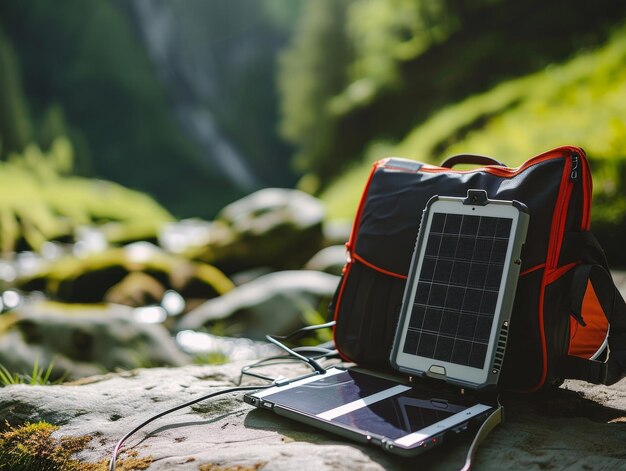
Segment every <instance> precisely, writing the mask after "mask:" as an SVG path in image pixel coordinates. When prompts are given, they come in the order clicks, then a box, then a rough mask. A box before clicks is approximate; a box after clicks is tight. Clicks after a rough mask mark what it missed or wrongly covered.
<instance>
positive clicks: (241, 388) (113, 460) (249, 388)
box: [109, 384, 273, 471]
mask: <svg viewBox="0 0 626 471" xmlns="http://www.w3.org/2000/svg"><path fill="white" fill-rule="evenodd" d="M271 386H273V384H268V385H261V386H259V385H256V386H236V387H234V388H228V389H223V390H222V391H216V392H212V393H210V394H206V395H204V396H202V397H199V398H197V399H194V400H193V401H189V402H186V403H184V404H180V405H178V406H176V407H172V408H171V409H168V410H166V411H163V412H161V413H159V414H157V415H155V416H152V417H150V418H149V419H148V420H145V421H144V422H142V423H141V424H139V425H137V426H136V427H135V428H134V429H132V430H131V431H130V432H128V433H127V434H126V435H124V436H123V437H122V438H121V439H120V441H118V442H117V445H115V449H114V450H113V456H112V457H111V461H110V462H109V471H115V467H116V462H117V457H118V455H119V452H120V448H122V445H123V444H124V443H125V442H126V440H128V439H129V438H130V437H131V436H132V435H133V434H135V433H136V432H138V431H139V430H141V429H142V428H143V427H145V426H146V425H148V424H149V423H151V422H154V421H155V420H157V419H160V418H161V417H163V416H164V415H167V414H171V413H172V412H176V411H177V410H180V409H183V408H185V407H189V406H192V405H194V404H197V403H198V402H202V401H205V400H207V399H211V398H214V397H216V396H221V395H222V394H229V393H233V392H238V391H257V390H259V389H266V388H269V387H271Z"/></svg>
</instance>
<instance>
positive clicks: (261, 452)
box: [0, 364, 626, 471]
mask: <svg viewBox="0 0 626 471" xmlns="http://www.w3.org/2000/svg"><path fill="white" fill-rule="evenodd" d="M241 366H242V365H241V364H228V365H222V366H188V367H181V368H153V369H139V370H134V371H130V372H126V373H120V374H108V375H103V376H96V377H92V378H87V379H84V380H81V381H79V382H76V383H70V384H66V385H58V386H44V387H42V386H25V385H18V386H9V387H5V388H2V389H0V420H1V421H5V420H8V421H9V422H10V423H11V424H19V423H23V422H25V421H27V420H28V421H31V422H33V421H39V420H44V421H47V422H50V423H52V424H55V425H58V426H59V427H60V428H59V430H58V431H57V432H55V435H54V436H56V437H61V436H74V437H76V436H84V435H88V436H90V437H92V439H91V441H90V442H89V443H88V445H87V447H86V448H85V449H84V450H83V451H82V452H80V453H79V454H77V455H75V457H76V458H77V459H78V460H79V461H81V462H85V463H97V462H102V461H103V460H107V459H108V458H109V457H110V453H111V450H112V449H113V446H114V444H115V442H116V441H117V440H118V439H119V438H120V437H122V436H123V435H124V434H125V433H127V432H128V431H129V430H131V429H132V428H133V427H134V426H136V425H137V424H138V423H139V422H141V421H143V420H145V419H147V418H149V417H150V416H152V415H154V414H156V413H158V412H161V411H163V410H165V409H168V408H170V407H173V406H175V405H178V404H181V403H184V402H186V401H189V400H192V399H194V398H197V397H199V396H201V395H204V394H208V393H210V392H211V391H217V390H219V389H223V388H227V387H231V386H232V385H233V384H235V383H236V382H237V378H238V376H239V369H240V367H241ZM304 371H306V370H304V369H302V368H301V367H300V366H287V367H280V371H278V369H277V368H274V371H273V373H280V374H283V375H286V376H297V375H298V374H302V373H303V372H304ZM241 396H242V393H239V394H238V395H236V396H235V395H230V396H224V397H220V398H217V399H215V400H209V401H207V402H205V403H201V404H198V405H196V406H193V408H189V409H184V410H181V411H178V412H175V413H173V414H172V415H169V416H166V417H164V418H161V419H159V420H158V421H155V422H154V423H152V424H150V425H148V426H147V427H146V428H145V429H143V430H141V431H139V432H138V433H137V434H136V435H134V436H133V437H131V439H130V440H129V441H128V443H127V446H126V447H125V448H124V452H123V453H122V454H121V458H122V459H123V458H124V457H126V456H128V452H129V451H131V450H133V452H136V454H137V455H136V456H137V458H140V459H141V458H150V459H151V460H152V464H151V465H150V467H149V468H148V469H150V470H166V469H172V468H173V467H176V469H189V470H207V469H210V470H212V471H213V470H217V469H239V470H244V469H246V470H247V469H263V470H294V469H298V470H301V471H304V470H309V469H310V470H315V471H321V470H335V469H364V470H380V469H405V468H407V469H408V468H415V467H418V466H419V467H420V468H425V469H435V470H448V469H458V468H460V467H461V466H462V464H463V462H464V459H465V453H466V451H467V447H468V446H469V442H470V441H471V437H466V438H464V439H462V441H459V442H457V443H451V444H448V445H447V446H442V447H441V448H438V449H434V450H432V451H430V452H428V453H426V454H424V455H422V456H419V457H416V458H412V459H403V458H398V457H395V456H392V455H389V454H387V453H384V452H382V451H381V450H379V449H376V448H371V447H366V446H360V445H357V444H355V443H352V442H350V441H347V440H343V439H341V438H339V437H336V436H334V435H332V434H329V433H324V432H320V431H318V430H316V429H314V428H312V427H308V426H305V425H302V424H300V423H297V422H294V421H291V420H288V419H284V418H281V417H278V416H276V415H275V414H272V413H270V412H267V411H262V410H254V409H253V408H252V407H250V406H248V405H246V404H244V403H243V402H242V401H241ZM503 402H504V405H505V409H506V419H507V421H506V423H505V424H504V425H502V426H500V427H498V428H497V429H495V430H494V432H492V434H491V436H490V437H489V439H488V440H487V441H486V442H485V443H484V444H483V445H482V446H481V448H480V450H479V452H478V455H477V461H476V469H486V470H492V469H493V470H496V469H497V470H500V469H572V467H576V468H585V469H597V468H602V469H613V468H624V467H626V453H625V452H624V443H626V380H622V381H621V382H620V383H618V384H616V385H614V386H611V387H606V386H593V385H588V384H586V383H582V382H578V381H568V382H566V383H565V385H564V386H563V387H562V388H561V389H559V390H556V391H553V392H551V393H549V394H544V395H542V396H536V397H531V398H529V397H519V396H517V397H516V396H505V397H504V399H503ZM237 467H240V468H237Z"/></svg>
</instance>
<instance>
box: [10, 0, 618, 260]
mask: <svg viewBox="0 0 626 471" xmlns="http://www.w3.org/2000/svg"><path fill="white" fill-rule="evenodd" d="M625 13H626V4H625V3H624V2H619V1H611V0H597V1H594V2H583V1H574V2H562V1H551V2H545V1H539V0H519V1H516V2H507V1H504V0H474V1H467V0H315V1H306V0H229V1H200V0H187V1H180V0H170V1H165V2H163V1H157V0H144V1H124V0H114V1H108V2H102V1H97V0H87V1H81V2H73V1H70V0H64V1H59V2H53V3H51V2H46V1H38V0H35V1H29V2H21V1H3V2H2V4H1V5H0V159H1V160H2V161H3V171H2V172H1V174H0V180H1V181H2V182H3V183H2V186H3V188H2V189H1V191H2V192H3V194H5V198H3V199H1V200H0V216H1V217H0V239H1V240H2V248H3V251H4V252H5V253H8V252H10V251H11V250H19V249H22V248H29V247H33V246H34V247H35V248H36V247H37V245H38V244H40V243H41V242H42V241H44V240H48V239H54V238H55V237H57V236H58V234H60V233H62V232H63V231H62V230H61V229H59V228H58V221H57V219H58V218H57V216H58V215H59V213H61V214H62V216H63V218H65V219H67V218H68V214H70V213H71V216H70V218H71V217H77V218H79V219H80V218H83V219H84V220H87V221H95V222H98V221H101V220H107V219H111V220H124V219H126V220H133V221H138V220H144V221H146V223H148V222H149V221H151V220H156V221H162V220H164V219H168V218H176V219H179V218H188V217H200V218H204V219H211V218H213V217H214V216H215V215H216V214H217V213H218V211H219V210H220V209H221V208H222V207H224V206H225V205H226V204H227V203H230V202H232V201H235V200H236V199H238V198H240V197H242V196H244V195H246V194H249V193H251V192H253V191H255V190H257V189H259V188H263V187H269V186H277V187H298V188H299V189H302V190H304V191H306V192H309V193H311V194H313V195H316V196H318V197H320V198H321V199H322V200H323V201H324V203H325V206H326V211H327V216H326V217H327V218H328V219H337V218H344V219H348V220H349V219H350V218H351V217H352V215H353V213H354V210H355V208H356V204H357V201H358V198H359V196H360V193H361V187H362V185H363V183H364V181H365V177H366V173H367V169H368V167H369V166H370V164H371V162H372V161H374V160H376V159H379V158H382V157H385V156H388V155H396V156H402V157H408V158H416V159H419V160H423V161H428V162H433V163H436V162H440V161H441V160H442V159H443V158H444V157H445V156H447V155H450V154H453V153H458V152H471V153H480V154H487V155H492V156H493V157H495V158H498V159H500V160H502V161H504V162H506V163H507V164H508V165H510V166H515V165H518V164H520V163H521V162H522V161H524V160H526V159H527V158H530V157H531V156H533V155H536V154H538V153H540V152H543V151H545V150H547V149H549V148H551V147H555V146H558V145H564V144H569V145H579V146H582V147H584V148H585V150H586V151H587V153H588V154H589V157H590V159H591V164H592V169H593V174H594V184H595V187H594V210H593V227H594V230H595V231H596V232H597V234H598V236H599V238H600V239H601V242H602V243H603V244H604V245H605V247H606V249H607V251H608V252H609V254H610V255H611V257H610V258H611V260H612V261H613V262H614V263H615V264H618V265H621V266H624V265H626V253H625V252H624V251H623V250H621V248H620V244H619V243H618V242H619V241H621V240H624V237H626V221H625V219H624V218H625V216H624V215H625V214H626V120H625V117H626V67H625V65H626V27H625V26H624V18H625ZM35 176H36V177H35ZM77 177H81V178H83V177H84V178H88V179H104V180H109V181H112V182H116V183H119V184H120V185H123V186H125V187H128V188H131V189H135V190H139V191H141V192H144V193H146V194H148V195H150V196H151V197H152V198H154V199H156V201H157V202H158V203H159V204H160V205H161V206H162V207H163V208H164V209H163V211H162V212H159V211H160V210H155V209H154V208H153V207H152V206H150V207H151V209H150V210H148V209H147V206H146V207H140V206H141V205H139V206H136V205H130V204H128V205H127V204H125V203H124V201H125V200H124V198H130V197H131V196H130V194H128V195H126V194H124V195H122V192H123V189H122V188H121V187H115V191H116V192H119V195H118V197H119V199H118V200H116V201H118V203H117V204H113V203H110V202H109V203H107V204H101V205H98V204H96V203H93V204H90V205H87V206H86V207H85V204H83V206H82V207H81V208H76V207H74V206H76V204H74V206H73V207H72V209H68V208H67V205H68V202H69V201H76V200H84V201H86V200H88V199H89V197H88V196H87V193H84V192H85V191H87V190H84V189H82V188H80V189H79V188H78V187H79V186H80V184H81V182H83V181H84V180H82V179H77ZM33 178H38V179H42V178H44V179H45V178H54V179H55V182H57V183H58V184H57V185H55V186H54V190H53V191H52V190H51V191H50V192H47V193H45V194H43V193H42V194H38V196H37V197H38V198H40V199H41V204H38V205H37V207H36V209H32V208H33V207H32V206H29V204H27V203H28V202H29V201H30V200H31V199H32V198H33V196H32V195H33V192H34V191H35V189H36V188H37V187H38V186H39V185H38V183H37V181H35V182H33V180H32V179H33ZM111 188H113V187H111ZM110 191H111V192H113V191H114V190H113V189H111V190H110ZM40 193H41V192H40ZM51 194H52V195H53V196H51ZM134 197H136V195H135V194H133V198H134ZM38 201H39V200H38ZM110 201H112V200H110ZM50 207H52V210H51V211H47V210H46V209H45V208H48V209H49V208H50ZM132 208H134V209H132ZM157 213H158V214H157ZM44 214H45V217H44V216H42V215H44ZM24 233H25V234H24Z"/></svg>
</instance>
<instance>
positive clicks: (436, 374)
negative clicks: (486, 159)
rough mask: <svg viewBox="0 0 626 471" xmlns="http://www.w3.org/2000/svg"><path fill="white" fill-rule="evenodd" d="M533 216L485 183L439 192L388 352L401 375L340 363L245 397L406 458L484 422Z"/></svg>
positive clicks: (424, 224)
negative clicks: (460, 191) (492, 195)
mask: <svg viewBox="0 0 626 471" xmlns="http://www.w3.org/2000/svg"><path fill="white" fill-rule="evenodd" d="M528 219H529V216H528V211H527V209H526V207H525V206H524V205H523V204H521V203H519V202H516V201H503V200H489V199H488V198H487V194H486V192H485V191H484V190H469V191H468V195H467V198H455V197H446V196H435V197H433V198H432V199H431V200H430V201H429V202H428V204H427V205H426V208H425V209H424V212H423V214H422V221H421V224H420V230H419V234H418V237H417V240H416V245H415V249H414V252H413V257H412V260H411V265H410V269H409V275H408V279H407V284H406V288H405V293H404V297H403V301H402V307H401V311H400V317H399V320H398V326H397V330H396V335H395V340H394V343H393V348H392V351H391V352H390V357H389V361H390V364H391V366H392V367H393V368H394V369H395V370H396V372H397V374H396V375H385V374H382V373H380V372H375V371H369V370H365V369H360V368H358V367H357V368H355V367H352V368H343V367H332V368H329V369H327V370H326V372H325V373H324V374H319V373H317V372H316V373H313V374H310V375H307V376H304V377H301V378H296V379H293V380H291V381H288V382H285V383H283V384H281V385H277V386H274V387H271V388H268V389H264V390H261V391H257V392H253V393H249V394H246V395H245V396H244V400H245V401H246V402H247V403H248V404H251V405H253V406H255V407H257V408H261V409H266V410H270V411H272V412H274V413H276V414H279V415H282V416H285V417H289V418H291V419H294V420H297V421H300V422H303V423H306V424H309V425H312V426H314V427H318V428H320V429H322V430H327V431H329V432H333V433H335V434H337V435H340V436H343V437H346V438H349V439H352V440H354V441H357V442H361V443H369V444H372V445H375V446H378V447H381V448H382V449H383V450H386V451H388V452H391V453H395V454H398V455H402V456H415V455H418V454H420V453H423V452H424V451H426V450H428V449H431V448H433V447H435V446H438V445H440V444H441V443H443V442H445V441H448V440H449V439H450V438H452V437H456V436H459V435H461V434H463V433H465V432H467V431H469V430H472V429H475V428H477V427H478V426H479V425H480V424H481V423H482V422H483V421H484V420H485V419H486V418H487V417H488V416H489V415H490V414H491V413H492V412H494V411H495V409H496V404H495V401H494V400H493V394H490V393H489V392H490V391H494V390H495V388H496V387H497V382H498V377H499V374H500V370H501V367H502V362H503V359H504V352H505V348H506V340H507V334H508V331H509V328H510V317H511V310H512V306H513V300H514V297H515V289H516V286H517V278H518V276H519V269H520V265H521V260H520V253H521V249H522V245H523V243H524V241H525V238H526V231H527V227H528Z"/></svg>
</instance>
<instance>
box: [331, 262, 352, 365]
mask: <svg viewBox="0 0 626 471" xmlns="http://www.w3.org/2000/svg"><path fill="white" fill-rule="evenodd" d="M353 263H354V262H352V261H350V262H348V263H346V264H345V266H344V267H343V277H342V279H341V286H340V287H339V294H338V295H337V303H336V304H335V315H334V317H333V319H334V321H335V325H334V326H333V343H334V344H335V349H336V350H337V352H338V353H339V356H340V357H341V358H342V359H343V360H345V361H352V360H351V359H350V358H348V357H347V356H346V355H344V354H343V352H342V351H341V349H340V348H339V343H338V342H337V315H338V314H339V307H340V306H341V300H342V298H343V290H344V288H345V287H346V282H347V281H348V275H349V274H350V268H352V264H353Z"/></svg>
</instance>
